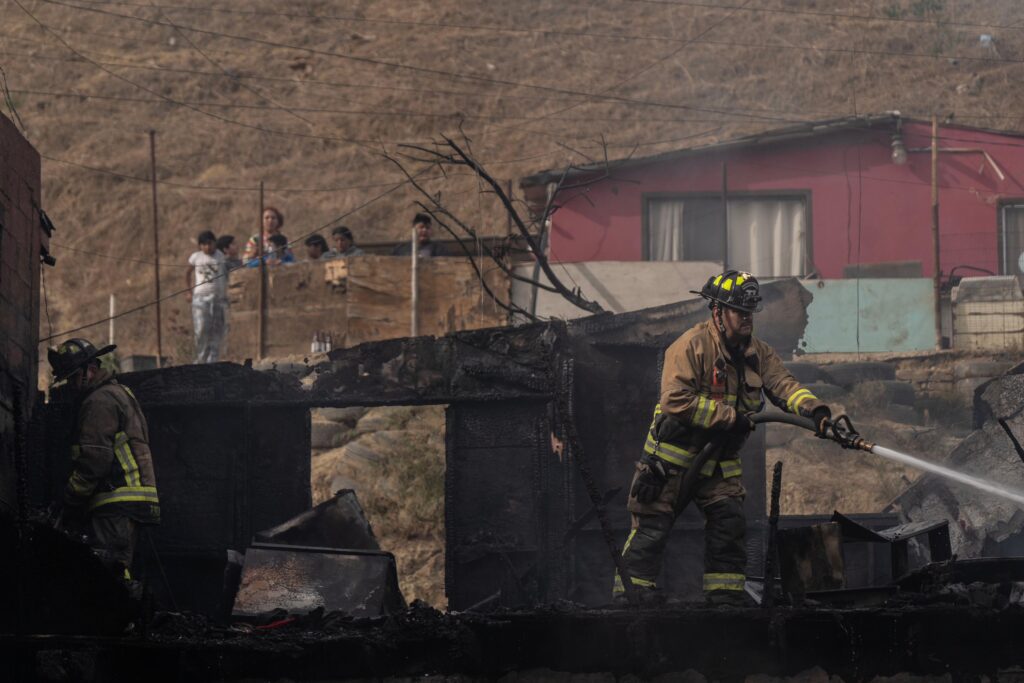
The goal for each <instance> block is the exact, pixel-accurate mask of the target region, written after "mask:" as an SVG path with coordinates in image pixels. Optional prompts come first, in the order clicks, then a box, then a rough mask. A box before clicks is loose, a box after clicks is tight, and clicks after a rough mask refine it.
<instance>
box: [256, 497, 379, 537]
mask: <svg viewBox="0 0 1024 683" xmlns="http://www.w3.org/2000/svg"><path fill="white" fill-rule="evenodd" d="M256 541H257V542H260V543H274V544H278V545H300V546H319V547H323V548H338V549H342V550H380V545H379V544H378V543H377V537H376V536H374V535H373V529H372V528H371V527H370V521H369V520H368V519H366V513H365V512H363V508H362V506H361V505H360V504H359V499H358V498H357V497H356V492H355V491H353V490H352V489H342V490H341V491H338V492H337V493H336V494H334V496H333V497H332V498H331V499H330V500H325V501H324V502H322V503H320V504H319V505H317V506H315V507H314V508H313V509H311V510H307V511H306V512H303V513H302V514H301V515H298V516H296V517H293V518H291V519H289V520H288V521H287V522H284V523H282V524H278V525H277V526H275V527H272V528H270V529H264V530H263V531H258V532H256Z"/></svg>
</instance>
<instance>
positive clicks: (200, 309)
mask: <svg viewBox="0 0 1024 683" xmlns="http://www.w3.org/2000/svg"><path fill="white" fill-rule="evenodd" d="M227 314H228V304H227V302H226V301H222V300H219V299H217V298H215V297H212V296H210V297H207V296H203V297H195V298H194V299H193V300H192V325H193V327H194V328H195V334H196V363H216V362H217V359H218V358H220V347H221V344H222V343H223V342H224V336H225V334H226V333H227V329H228V324H227Z"/></svg>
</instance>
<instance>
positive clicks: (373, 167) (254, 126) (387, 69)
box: [0, 0, 1024, 361]
mask: <svg viewBox="0 0 1024 683" xmlns="http://www.w3.org/2000/svg"><path fill="white" fill-rule="evenodd" d="M22 4H23V5H24V9H20V8H19V7H17V6H14V5H11V6H10V7H9V8H8V11H6V12H5V13H4V30H3V32H2V35H0V53H2V55H3V60H2V61H3V67H4V74H5V75H6V84H7V87H8V88H9V89H10V103H11V104H12V105H13V110H14V111H16V112H17V118H18V119H19V120H20V121H21V122H23V124H24V130H25V135H26V136H27V137H28V139H29V140H30V141H31V142H32V143H33V144H34V145H35V146H36V148H37V149H38V150H39V152H40V153H41V154H43V155H44V160H43V178H44V188H43V198H42V202H43V207H44V208H45V209H46V211H47V212H48V214H49V215H50V216H51V218H52V219H53V220H54V223H55V224H56V226H57V232H56V234H55V235H54V239H53V242H52V251H53V253H54V255H55V256H56V257H57V261H58V263H57V267H56V268H55V269H53V270H48V271H47V273H46V285H45V286H46V292H47V297H46V298H47V300H48V306H47V308H48V317H47V316H44V317H43V320H44V321H47V320H48V321H49V322H44V326H45V327H44V331H46V332H47V333H49V332H50V331H51V330H52V331H53V332H60V331H61V330H66V329H70V328H73V327H76V326H78V325H80V324H84V323H87V322H92V321H95V320H100V319H102V318H104V317H105V316H106V314H107V305H108V296H109V295H110V294H111V293H113V294H115V295H116V296H117V299H118V307H119V309H120V310H128V309H129V308H131V307H135V306H139V305H140V304H144V303H146V302H148V301H150V300H151V299H152V298H153V296H154V288H153V283H154V275H153V267H152V261H153V260H154V254H153V248H152V232H151V230H152V228H151V220H152V217H151V195H150V186H149V178H150V170H149V160H150V155H149V146H148V145H149V131H150V130H151V129H155V130H156V132H157V136H156V140H157V145H156V150H157V151H156V154H157V178H158V180H159V181H160V185H159V205H160V212H159V217H160V226H161V234H160V250H161V252H162V255H161V281H162V283H163V293H164V294H165V295H167V294H172V293H173V292H175V291H177V290H179V289H181V288H182V286H183V284H184V279H185V271H184V264H185V262H186V259H187V258H188V255H189V254H190V253H191V252H192V251H193V250H194V246H193V240H194V239H195V236H196V234H198V233H199V232H200V231H202V230H206V229H210V230H213V231H214V232H216V233H218V234H234V235H236V236H237V237H241V238H244V237H245V236H246V235H248V234H251V233H252V232H254V231H255V229H256V223H257V220H258V217H257V214H258V206H259V198H258V195H259V193H258V187H259V184H260V182H261V181H263V182H264V183H265V201H266V203H267V204H271V205H274V206H276V207H278V208H279V209H281V210H282V211H283V212H284V214H285V218H286V220H285V225H284V233H285V234H286V235H288V236H289V237H290V238H292V239H296V238H299V237H301V236H303V235H305V234H307V233H310V232H313V231H315V230H318V229H321V230H323V229H325V227H327V226H332V225H335V224H337V223H344V224H346V225H348V226H349V227H350V228H352V230H353V231H354V232H355V234H356V237H357V239H358V240H360V241H363V242H374V241H382V240H392V239H396V238H399V237H400V236H404V234H405V232H406V229H407V227H408V222H409V219H410V216H411V214H412V212H413V211H414V210H415V207H414V205H413V201H414V199H415V195H414V193H413V192H412V191H411V190H409V189H408V188H400V189H397V190H394V191H389V190H391V188H393V187H394V186H395V185H394V184H397V183H398V182H399V181H400V179H401V178H402V175H401V173H400V172H399V171H398V169H397V168H396V167H395V166H394V164H392V163H391V162H390V161H388V160H387V159H386V158H385V157H384V152H388V153H394V152H396V151H399V150H400V149H401V148H399V147H398V145H399V144H400V143H403V142H415V143H423V142H428V143H429V141H431V140H433V139H436V138H437V137H438V136H439V135H441V134H443V133H446V134H455V133H457V132H458V131H459V129H460V128H461V129H462V130H464V131H465V132H466V134H467V135H468V136H469V137H470V138H471V140H472V148H473V150H474V152H475V153H477V155H478V156H479V158H480V159H481V161H482V162H483V163H484V164H485V165H487V166H488V167H490V168H491V170H492V172H493V173H494V174H495V175H496V176H497V177H498V178H500V179H502V181H509V182H512V183H513V184H515V181H516V179H518V178H520V177H522V176H524V175H527V174H530V173H534V172H537V171H539V170H542V169H546V168H552V167H559V166H561V165H564V164H566V163H568V162H573V161H575V162H579V161H587V160H592V159H600V158H604V156H605V150H604V149H603V146H602V142H601V141H602V140H603V141H604V144H607V146H608V148H607V157H608V158H611V159H614V158H622V157H626V156H629V155H635V156H639V155H649V154H655V153H658V152H664V151H668V150H672V149H677V148H679V147H682V146H692V145H700V144H705V143H710V142H713V141H716V140H721V139H724V138H730V137H734V136H736V135H738V134H742V133H751V132H756V131H759V130H764V129H769V128H775V127H779V126H783V125H787V124H789V123H791V122H794V121H797V120H815V119H822V118H828V117H835V116H845V115H850V114H853V113H858V112H859V113H865V112H881V111H889V110H894V109H898V110H900V111H901V112H902V113H903V114H905V115H909V116H920V117H927V116H930V115H931V114H932V113H933V112H938V113H939V114H940V115H941V116H943V117H955V118H954V120H955V122H960V123H964V124H967V125H979V126H987V127H992V128H1016V129H1018V130H1020V129H1021V125H1022V123H1021V121H1022V120H1021V118H1020V115H1019V114H1020V111H1021V105H1022V103H1024V92H1022V91H1021V89H1020V88H1018V87H1016V84H1017V82H1018V81H1019V77H1018V75H1019V68H1020V65H1019V61H1020V59H1021V58H1022V57H1024V45H1022V37H1024V33H1022V32H1021V31H1019V30H1017V29H1016V28H1015V27H1014V26H1013V24H1014V23H1015V22H1017V20H1018V19H1019V16H1018V14H1019V11H1018V10H1019V7H1018V3H1017V2H1016V1H1015V0H956V1H955V2H954V1H952V0H949V1H945V2H943V1H939V0H851V1H850V2H844V3H838V4H836V3H826V2H821V0H767V1H766V2H759V3H756V7H755V6H749V7H748V6H745V5H743V3H731V4H729V5H728V7H726V6H723V7H721V8H717V7H714V4H713V3H710V4H709V3H696V4H694V3H682V4H677V3H674V2H630V3H624V2H621V1H620V0H593V1H588V2H586V3H584V4H582V5H581V4H579V3H564V2H559V1H557V0H531V2H513V3H487V2H478V1H476V0H472V1H465V0H458V1H456V0H434V1H431V2H428V1H427V0H355V1H354V2H350V3H344V5H343V6H342V5H339V4H337V3H331V2H327V0H304V1H303V2H299V3H293V4H288V5H282V4H281V3H278V2H271V0H247V1H246V2H245V3H240V4H236V3H217V4H209V3H201V4H197V3H176V4H175V5H168V4H167V3H163V4H158V5H155V6H150V5H148V4H146V3H130V2H116V3H106V2H105V3H85V2H81V3H70V4H65V3H54V2H29V3H22ZM981 34H987V35H991V36H992V42H991V43H988V44H982V43H981V41H980V39H979V36H980V35H981ZM644 102H648V104H645V103H644ZM650 103H654V104H650ZM0 108H2V109H3V111H4V113H5V114H7V115H9V116H11V117H12V118H13V116H14V115H13V114H12V112H11V107H9V106H3V107H0ZM954 146H955V144H954ZM437 175H438V174H436V173H428V174H427V176H429V177H433V176H437ZM425 182H426V188H427V189H428V191H430V192H443V194H444V197H445V199H446V201H447V202H448V203H449V206H450V207H451V208H453V210H455V211H456V212H457V213H459V214H460V215H462V216H463V217H464V218H466V219H467V220H470V221H472V222H473V223H474V224H475V225H477V226H479V227H480V228H481V231H482V232H484V233H491V234H494V233H504V231H505V230H506V219H505V217H504V216H501V215H499V214H498V213H496V206H495V204H494V203H493V201H492V198H491V197H490V195H482V194H480V192H479V188H478V185H477V184H476V181H475V180H474V179H473V178H470V177H466V176H464V175H455V176H451V177H448V178H446V179H439V178H438V179H430V180H426V181H425ZM385 192H386V193H387V194H384V193H385ZM844 248H845V247H844ZM152 313H153V312H152V309H150V308H145V309H142V310H141V311H140V312H138V313H133V314H131V315H128V316H126V317H124V318H122V319H120V320H119V321H118V328H117V333H116V335H117V341H118V343H120V344H121V345H122V349H123V350H124V351H125V352H126V353H130V354H131V353H135V354H140V353H141V354H152V353H154V347H155V334H154V329H155V328H154V317H153V315H152ZM163 314H164V344H165V348H166V350H167V353H168V354H169V355H170V356H171V357H172V359H173V360H174V361H182V360H184V359H186V358H188V356H189V353H190V344H191V341H190V330H191V323H190V320H189V317H188V311H187V305H186V301H185V299H184V297H183V296H173V297H172V298H170V299H168V300H167V301H166V302H165V303H164V305H163ZM84 334H86V335H87V336H88V335H92V336H101V335H104V334H105V330H104V329H103V328H98V329H89V330H87V331H85V332H84Z"/></svg>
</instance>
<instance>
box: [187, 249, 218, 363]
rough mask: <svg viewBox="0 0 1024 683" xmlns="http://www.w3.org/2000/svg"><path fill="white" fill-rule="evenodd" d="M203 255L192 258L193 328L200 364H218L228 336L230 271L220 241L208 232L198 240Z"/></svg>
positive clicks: (190, 259)
mask: <svg viewBox="0 0 1024 683" xmlns="http://www.w3.org/2000/svg"><path fill="white" fill-rule="evenodd" d="M196 241H197V242H199V251H197V252H195V253H193V254H192V255H191V256H189V258H188V263H189V266H190V268H189V270H188V274H187V278H188V286H189V287H191V288H192V291H191V292H190V293H189V297H190V298H191V299H192V325H193V327H194V328H195V336H196V363H216V362H217V359H218V358H219V356H220V346H221V343H222V342H223V341H224V336H225V333H226V332H227V328H228V326H227V315H228V270H227V264H226V262H225V259H224V254H222V253H221V252H219V251H218V250H217V237H216V236H215V235H214V234H213V233H212V232H210V231H209V230H206V231H204V232H201V233H199V237H198V239H197V240H196Z"/></svg>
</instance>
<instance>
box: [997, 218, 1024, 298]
mask: <svg viewBox="0 0 1024 683" xmlns="http://www.w3.org/2000/svg"><path fill="white" fill-rule="evenodd" d="M1000 219H1001V222H1002V224H1003V225H1002V233H1003V239H1002V244H1001V245H1000V246H1001V247H1002V252H1003V258H1002V274H1003V275H1016V276H1017V281H1018V282H1020V283H1021V284H1022V285H1024V203H1015V204H1004V205H1003V207H1002V211H1001V212H1000Z"/></svg>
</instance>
